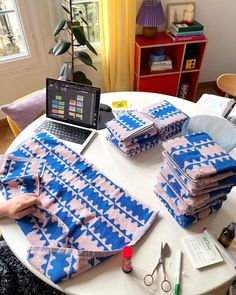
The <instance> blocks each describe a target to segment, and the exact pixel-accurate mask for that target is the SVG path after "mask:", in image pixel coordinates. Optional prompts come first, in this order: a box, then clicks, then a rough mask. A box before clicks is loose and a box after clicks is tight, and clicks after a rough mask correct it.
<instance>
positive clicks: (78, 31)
mask: <svg viewBox="0 0 236 295" xmlns="http://www.w3.org/2000/svg"><path fill="white" fill-rule="evenodd" d="M72 32H73V34H74V36H75V39H76V40H77V41H78V43H79V44H80V45H85V44H86V42H88V41H87V39H86V37H85V34H84V28H83V27H82V26H73V25H72Z"/></svg>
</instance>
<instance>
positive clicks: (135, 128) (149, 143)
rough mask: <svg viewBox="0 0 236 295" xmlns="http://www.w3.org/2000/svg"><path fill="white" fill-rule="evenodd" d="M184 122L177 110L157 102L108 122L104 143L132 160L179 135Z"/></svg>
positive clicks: (186, 117) (181, 114)
mask: <svg viewBox="0 0 236 295" xmlns="http://www.w3.org/2000/svg"><path fill="white" fill-rule="evenodd" d="M187 119H188V116H187V115H186V114H184V113H183V112H182V111H181V110H179V109H177V108H176V107H174V106H173V105H172V104H171V103H169V102H168V101H165V100H161V101H159V102H157V103H155V104H152V105H150V106H148V107H145V108H143V109H142V110H141V111H140V112H138V111H134V112H128V113H127V114H124V115H122V116H120V117H117V118H115V119H113V120H112V121H110V122H108V123H107V125H106V127H107V139H108V140H109V141H110V142H111V143H112V144H113V145H114V146H115V147H116V148H118V149H119V150H120V151H121V152H122V153H123V154H124V155H125V156H129V157H132V156H135V155H138V154H139V153H141V152H142V151H144V150H147V149H149V148H151V147H153V146H155V145H156V144H158V142H159V140H166V139H167V138H170V137H171V136H174V135H175V134H177V133H179V132H181V130H182V126H183V123H184V122H185V121H186V120H187Z"/></svg>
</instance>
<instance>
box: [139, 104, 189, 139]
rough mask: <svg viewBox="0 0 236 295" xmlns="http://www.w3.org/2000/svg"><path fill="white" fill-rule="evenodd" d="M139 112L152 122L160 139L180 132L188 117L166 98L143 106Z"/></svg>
mask: <svg viewBox="0 0 236 295" xmlns="http://www.w3.org/2000/svg"><path fill="white" fill-rule="evenodd" d="M141 112H142V113H143V114H145V115H147V116H148V117H149V118H150V119H151V120H152V121H153V122H154V125H155V127H156V128H157V131H158V138H159V139H160V140H162V141H163V140H166V139H168V138H170V137H172V136H174V135H176V134H178V133H179V132H181V131H182V127H183V124H184V122H185V121H186V120H187V119H188V118H189V117H188V116H187V115H186V114H185V113H184V112H182V111H181V110H179V109H177V108H176V107H175V106H173V105H172V104H171V103H170V102H168V101H166V100H161V101H158V102H156V103H154V104H152V105H150V106H147V107H144V108H143V109H142V110H141Z"/></svg>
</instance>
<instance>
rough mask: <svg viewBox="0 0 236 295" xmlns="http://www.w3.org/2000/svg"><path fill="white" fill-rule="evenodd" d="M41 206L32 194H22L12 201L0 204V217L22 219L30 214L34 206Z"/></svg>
mask: <svg viewBox="0 0 236 295" xmlns="http://www.w3.org/2000/svg"><path fill="white" fill-rule="evenodd" d="M36 204H37V205H42V203H41V201H40V200H39V199H38V197H37V196H36V195H34V194H22V195H19V196H17V197H14V198H13V199H10V200H7V201H4V202H3V203H0V217H11V218H14V219H19V218H22V217H24V216H26V215H29V214H31V213H32V212H33V211H34V210H35V209H36V208H35V206H34V205H36Z"/></svg>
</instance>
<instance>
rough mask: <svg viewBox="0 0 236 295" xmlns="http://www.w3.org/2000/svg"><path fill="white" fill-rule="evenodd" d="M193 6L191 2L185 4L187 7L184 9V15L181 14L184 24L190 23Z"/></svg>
mask: <svg viewBox="0 0 236 295" xmlns="http://www.w3.org/2000/svg"><path fill="white" fill-rule="evenodd" d="M193 17H194V6H193V4H189V5H188V6H187V9H186V10H184V16H183V22H184V23H186V24H191V23H192V22H193V21H194V19H193Z"/></svg>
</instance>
